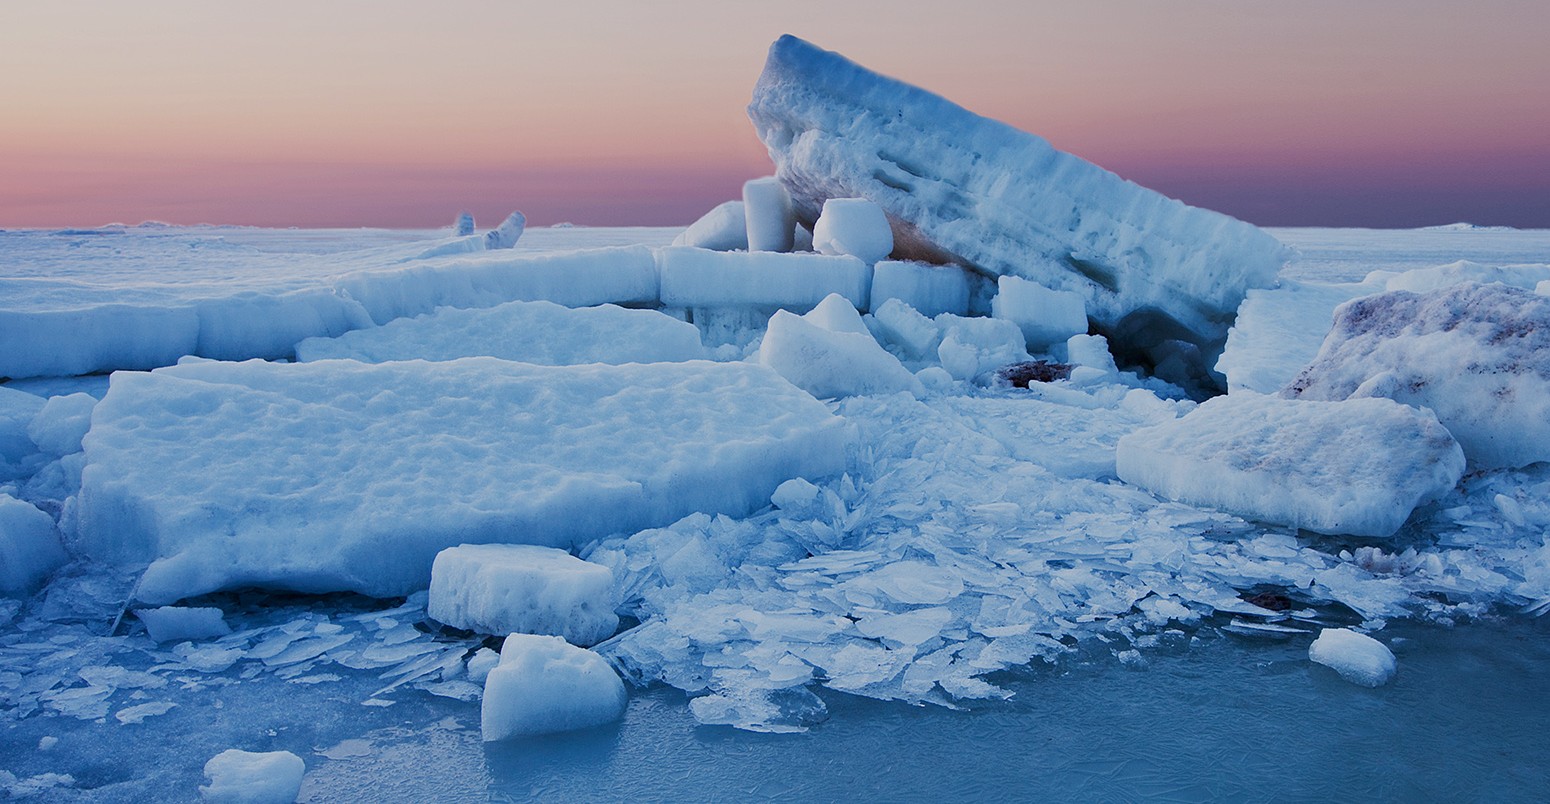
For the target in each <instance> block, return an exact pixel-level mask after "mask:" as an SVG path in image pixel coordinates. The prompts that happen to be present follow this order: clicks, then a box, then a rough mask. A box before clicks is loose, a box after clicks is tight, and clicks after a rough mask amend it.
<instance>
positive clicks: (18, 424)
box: [0, 385, 47, 483]
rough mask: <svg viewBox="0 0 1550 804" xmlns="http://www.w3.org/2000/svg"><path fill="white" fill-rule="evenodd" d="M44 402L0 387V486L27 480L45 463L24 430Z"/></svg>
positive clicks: (27, 394)
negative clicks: (16, 480)
mask: <svg viewBox="0 0 1550 804" xmlns="http://www.w3.org/2000/svg"><path fill="white" fill-rule="evenodd" d="M46 402H47V400H45V399H44V398H42V397H39V396H33V395H32V394H29V393H25V392H23V391H18V390H15V389H12V388H7V387H5V386H3V385H0V483H4V482H6V481H8V480H15V479H16V478H20V477H27V476H29V475H31V474H33V473H34V472H36V471H38V467H40V466H42V465H43V464H44V463H45V462H47V458H46V457H44V456H43V455H42V454H40V453H39V451H38V446H37V444H34V443H33V441H32V437H31V436H29V435H28V434H27V428H28V427H30V426H31V425H32V420H33V419H34V418H36V417H37V415H38V412H39V411H41V410H43V405H44V404H45V403H46Z"/></svg>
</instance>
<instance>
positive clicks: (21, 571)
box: [0, 492, 68, 595]
mask: <svg viewBox="0 0 1550 804" xmlns="http://www.w3.org/2000/svg"><path fill="white" fill-rule="evenodd" d="M67 558H68V556H67V555H65V550H64V547H62V546H61V545H60V543H59V532H58V531H56V530H55V529H54V520H53V518H52V517H50V516H49V515H48V514H46V513H44V512H43V511H40V510H38V509H37V508H35V507H33V506H32V505H30V504H28V503H25V502H22V501H21V500H18V499H16V498H15V497H12V496H11V495H9V494H6V493H4V492H0V594H5V595H16V594H19V593H25V592H30V591H31V590H32V589H34V588H36V587H37V585H38V584H39V583H40V582H42V580H43V579H44V578H46V577H48V575H49V573H51V572H53V571H54V570H56V569H58V568H59V567H60V565H62V564H64V563H65V561H66V560H67Z"/></svg>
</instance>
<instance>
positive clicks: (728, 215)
mask: <svg viewBox="0 0 1550 804" xmlns="http://www.w3.org/2000/svg"><path fill="white" fill-rule="evenodd" d="M673 245H675V246H692V247H694V248H703V249H709V250H711V251H747V250H748V216H747V215H746V214H744V212H743V202H741V201H727V202H726V203H723V204H719V205H717V206H716V207H715V208H714V209H712V210H711V211H709V212H707V213H705V214H704V215H702V216H701V217H700V219H699V220H697V221H695V222H694V223H691V224H689V228H687V229H685V230H683V232H682V233H681V234H679V235H678V236H677V237H675V238H673Z"/></svg>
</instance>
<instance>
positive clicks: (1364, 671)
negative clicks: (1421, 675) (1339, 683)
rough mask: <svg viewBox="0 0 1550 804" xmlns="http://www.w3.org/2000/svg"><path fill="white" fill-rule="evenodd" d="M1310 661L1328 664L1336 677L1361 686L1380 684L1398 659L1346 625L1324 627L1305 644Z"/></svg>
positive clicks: (1389, 674)
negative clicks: (1317, 635) (1309, 643)
mask: <svg viewBox="0 0 1550 804" xmlns="http://www.w3.org/2000/svg"><path fill="white" fill-rule="evenodd" d="M1308 658H1309V659H1310V660H1311V661H1314V662H1317V663H1319V664H1322V665H1324V666H1325V667H1329V668H1332V669H1333V670H1334V671H1335V672H1337V673H1339V674H1340V677H1341V678H1343V679H1345V680H1346V681H1349V682H1351V683H1352V684H1360V685H1362V686H1364V687H1381V686H1383V685H1384V684H1387V683H1389V679H1392V678H1393V677H1394V670H1395V668H1396V667H1397V665H1398V663H1397V662H1396V661H1395V660H1394V653H1393V651H1390V650H1389V649H1388V646H1387V645H1384V644H1383V643H1382V642H1379V641H1378V640H1376V639H1373V638H1372V637H1370V636H1367V635H1366V634H1359V633H1357V632H1355V631H1352V630H1351V629H1349V628H1325V629H1323V630H1321V631H1319V638H1318V639H1315V640H1313V644H1312V645H1309V646H1308Z"/></svg>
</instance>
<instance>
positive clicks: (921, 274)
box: [871, 260, 972, 316]
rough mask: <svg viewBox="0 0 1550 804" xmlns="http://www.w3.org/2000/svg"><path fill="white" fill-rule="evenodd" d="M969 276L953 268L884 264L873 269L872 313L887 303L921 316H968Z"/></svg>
mask: <svg viewBox="0 0 1550 804" xmlns="http://www.w3.org/2000/svg"><path fill="white" fill-rule="evenodd" d="M971 281H972V275H971V274H970V273H969V272H968V271H966V270H964V269H962V268H959V267H958V266H956V265H930V264H928V263H924V262H904V261H898V260H883V261H882V262H879V263H878V264H877V265H875V266H873V268H872V299H871V302H872V310H873V311H876V310H878V309H880V308H881V307H882V306H883V305H884V304H886V303H887V302H888V300H890V299H898V300H899V301H901V302H903V303H905V304H907V305H909V306H910V307H913V308H914V309H916V310H918V311H919V312H920V313H921V314H922V315H926V316H937V315H941V314H942V313H952V314H953V315H968V313H969V286H970V283H971Z"/></svg>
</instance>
